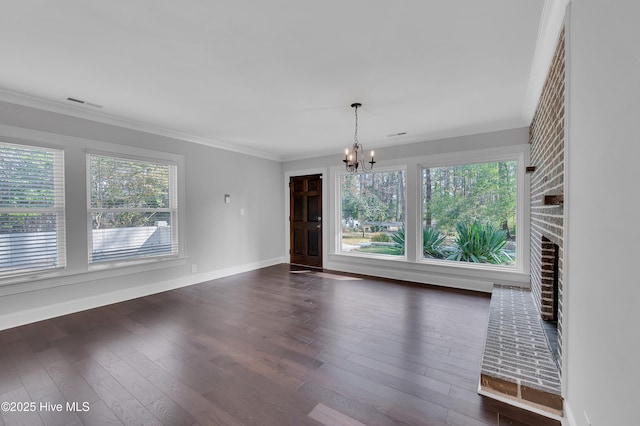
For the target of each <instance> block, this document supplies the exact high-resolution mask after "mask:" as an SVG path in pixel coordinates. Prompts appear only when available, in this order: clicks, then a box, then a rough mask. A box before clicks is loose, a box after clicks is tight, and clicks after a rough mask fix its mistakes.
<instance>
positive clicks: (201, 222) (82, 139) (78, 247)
mask: <svg viewBox="0 0 640 426" xmlns="http://www.w3.org/2000/svg"><path fill="white" fill-rule="evenodd" d="M8 136H9V137H13V138H16V137H17V138H18V139H24V140H27V141H28V140H31V141H34V140H42V141H44V143H46V144H47V145H49V146H54V147H59V148H63V149H64V151H65V168H66V170H65V172H66V205H67V209H66V211H67V270H66V271H65V272H64V273H63V274H62V275H61V276H59V277H50V278H47V279H30V280H28V281H24V282H18V283H15V284H11V285H6V282H4V283H3V282H2V281H0V329H4V328H8V327H12V326H15V325H18V324H22V323H26V322H31V321H35V320H39V319H43V318H47V317H51V316H55V315H61V314H64V313H67V312H73V311H77V310H81V309H87V308H90V307H94V306H99V305H102V304H105V303H112V302H116V301H119V300H124V299H127V298H132V297H138V296H141V295H144V294H149V293H153V292H157V291H162V290H165V289H169V288H175V287H179V286H183V285H189V284H193V283H197V282H202V281H206V280H209V279H213V278H216V277H220V276H224V275H229V274H232V273H236V272H240V271H245V270H250V269H255V268H257V267H261V266H265V265H270V264H275V263H281V262H282V261H283V260H284V258H283V253H284V251H283V250H284V248H283V247H284V242H283V238H284V237H283V235H284V229H283V226H284V224H283V222H282V217H283V216H284V208H283V206H284V198H283V197H284V195H283V193H282V190H281V188H282V179H283V172H282V166H281V163H280V162H277V161H271V160H266V159H261V158H257V157H252V156H248V155H243V154H240V153H235V152H229V151H224V150H221V149H217V148H212V147H209V146H205V145H200V144H195V143H191V142H185V141H180V140H176V139H170V138H166V137H162V136H157V135H153V134H149V133H143V132H139V131H134V130H127V129H124V128H120V127H116V126H112V125H108V124H100V123H96V122H92V121H88V120H83V119H79V118H73V117H69V116H65V115H61V114H57V113H53V112H46V111H42V110H37V109H33V108H28V107H24V106H18V105H14V104H10V103H5V102H0V139H4V140H6V139H7V137H8ZM12 140H13V141H15V139H12ZM18 142H19V140H18ZM86 149H99V150H103V151H119V150H127V149H145V150H153V151H157V152H161V153H173V154H178V155H180V156H183V158H184V163H185V167H184V168H185V175H184V186H183V188H184V191H185V193H184V196H185V203H186V209H185V211H182V212H181V214H183V215H184V219H185V221H184V223H185V227H186V232H185V233H184V234H183V235H182V236H181V237H182V238H184V241H185V243H186V245H185V249H186V250H185V254H186V257H185V258H183V259H180V260H171V261H168V262H161V263H155V264H151V265H142V266H135V267H127V268H119V269H116V268H110V269H108V270H103V271H92V272H89V271H88V270H87V243H86V233H87V216H86V213H87V212H86V199H85V192H86V184H85V180H84V176H85V173H86V160H85V155H86ZM224 194H230V195H231V203H230V204H225V203H224ZM241 208H243V209H244V211H245V214H244V215H240V209H241ZM192 265H197V272H196V273H192V269H191V266H192ZM5 281H6V280H5Z"/></svg>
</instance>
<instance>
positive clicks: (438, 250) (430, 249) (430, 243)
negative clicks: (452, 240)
mask: <svg viewBox="0 0 640 426" xmlns="http://www.w3.org/2000/svg"><path fill="white" fill-rule="evenodd" d="M445 237H446V236H445V235H443V234H442V233H441V232H440V231H436V230H435V229H434V228H431V227H429V228H424V229H423V230H422V252H423V253H424V255H425V256H426V257H431V258H434V259H442V258H444V257H445V253H444V251H443V249H442V247H440V245H441V244H442V242H443V241H444V239H445Z"/></svg>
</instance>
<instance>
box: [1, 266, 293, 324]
mask: <svg viewBox="0 0 640 426" xmlns="http://www.w3.org/2000/svg"><path fill="white" fill-rule="evenodd" d="M280 263H284V258H283V257H277V258H274V259H267V260H263V261H259V262H253V263H247V264H244V265H238V266H233V267H230V268H225V269H219V270H216V271H211V272H207V273H202V274H193V275H189V276H185V277H181V278H178V279H173V280H167V281H162V282H159V283H153V284H147V285H142V286H136V287H133V288H128V289H125V290H119V291H114V292H111V293H103V294H98V295H95V296H89V297H84V298H81V299H75V300H69V301H66V302H62V303H57V304H53V305H46V306H41V307H38V308H33V309H28V310H24V311H20V312H14V313H10V314H6V315H0V330H5V329H8V328H13V327H18V326H21V325H25V324H31V323H33V322H37V321H42V320H46V319H50V318H55V317H59V316H61V315H67V314H72V313H74V312H80V311H85V310H87V309H93V308H97V307H100V306H105V305H110V304H112V303H118V302H123V301H125V300H131V299H135V298H138V297H143V296H148V295H150V294H155V293H160V292H163V291H167V290H173V289H176V288H180V287H186V286H190V285H194V284H199V283H203V282H206V281H211V280H215V279H218V278H223V277H228V276H231V275H236V274H240V273H242V272H249V271H253V270H256V269H260V268H265V267H267V266H272V265H278V264H280Z"/></svg>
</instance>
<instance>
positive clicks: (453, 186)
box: [422, 160, 517, 266]
mask: <svg viewBox="0 0 640 426" xmlns="http://www.w3.org/2000/svg"><path fill="white" fill-rule="evenodd" d="M516 193H517V161H515V160H513V161H498V162H485V163H476V164H462V165H454V166H445V167H431V168H423V169H422V256H423V258H425V259H442V260H448V261H456V262H472V263H480V264H494V265H509V266H511V265H515V264H516V255H517V253H516V251H517V250H516V237H517V235H516V210H517V209H516V200H517V194H516Z"/></svg>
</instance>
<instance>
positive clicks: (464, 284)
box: [283, 128, 530, 292]
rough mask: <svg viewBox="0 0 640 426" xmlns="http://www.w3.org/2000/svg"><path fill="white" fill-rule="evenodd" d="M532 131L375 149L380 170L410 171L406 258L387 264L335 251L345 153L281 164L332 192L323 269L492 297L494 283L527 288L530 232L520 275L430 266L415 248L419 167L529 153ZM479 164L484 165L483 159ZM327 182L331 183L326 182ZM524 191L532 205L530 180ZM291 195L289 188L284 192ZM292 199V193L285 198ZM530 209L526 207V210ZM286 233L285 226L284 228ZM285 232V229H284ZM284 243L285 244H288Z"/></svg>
mask: <svg viewBox="0 0 640 426" xmlns="http://www.w3.org/2000/svg"><path fill="white" fill-rule="evenodd" d="M527 144H528V128H518V129H511V130H504V131H498V132H491V133H483V134H477V135H471V136H461V137H455V138H447V139H440V140H434V141H428V142H421V143H413V144H406V145H401V144H398V145H396V146H392V147H386V148H376V149H375V152H376V160H377V161H378V163H377V164H376V167H378V168H381V167H385V166H406V172H407V188H406V191H407V223H406V226H407V259H406V260H398V259H394V260H387V259H380V258H373V257H368V258H367V257H356V256H348V255H344V254H339V253H335V250H333V249H332V247H333V246H335V244H333V242H334V241H335V240H336V239H337V238H338V237H337V236H336V235H335V234H336V233H335V232H334V231H335V229H337V227H336V223H337V222H339V218H338V219H336V216H338V217H339V214H336V213H335V212H334V211H332V209H333V207H334V202H333V195H334V192H335V185H334V183H335V182H333V178H334V175H335V173H334V172H335V171H336V169H340V170H341V169H342V168H343V167H344V166H343V165H342V159H343V156H344V154H343V153H341V152H336V154H335V155H331V156H325V157H318V158H312V159H305V160H297V161H289V162H285V163H284V165H283V168H284V172H285V176H287V175H295V174H296V172H297V171H298V172H300V173H299V174H306V173H305V171H308V170H314V171H315V172H317V173H320V172H322V173H324V176H325V187H328V189H329V191H328V192H329V193H328V194H325V197H326V198H325V200H328V202H324V203H323V206H324V208H323V210H324V212H323V217H324V220H323V222H324V228H323V234H324V243H325V244H324V245H323V249H324V253H323V254H324V259H323V262H324V267H325V268H328V269H332V270H337V271H345V272H354V273H362V274H367V275H374V276H380V277H385V278H392V279H400V280H406V281H413V282H420V283H429V284H437V285H443V286H448V287H456V288H465V289H472V290H478V291H486V292H490V291H491V289H492V288H493V285H494V283H505V284H514V285H522V286H528V285H529V280H530V277H529V269H528V263H529V241H528V235H529V229H528V227H525V228H526V229H524V230H523V233H522V235H521V237H522V238H523V242H524V247H523V248H522V251H521V255H522V258H523V259H524V263H525V264H526V267H524V269H523V271H521V272H506V271H504V270H502V271H496V270H489V268H487V269H485V270H483V271H479V270H478V269H477V268H474V269H471V268H469V267H467V266H466V265H462V264H458V265H453V264H452V265H451V266H443V265H434V264H426V263H425V262H422V260H421V259H418V256H419V255H418V253H417V248H416V247H414V246H415V245H416V244H417V243H416V242H415V238H414V236H415V235H420V231H418V230H417V228H418V225H417V223H418V222H419V220H418V218H419V216H420V214H419V210H420V207H419V205H418V204H419V202H418V201H419V200H418V196H417V194H418V193H419V192H420V190H419V188H418V184H417V182H418V180H419V165H421V164H427V163H428V162H429V161H434V160H435V159H436V158H442V156H447V155H449V154H453V156H454V157H456V158H459V159H462V158H463V159H464V161H470V162H471V161H474V160H475V159H477V157H474V155H476V154H477V153H479V152H482V151H485V152H493V154H492V155H500V154H504V153H514V152H524V151H526V152H527V153H528V145H527ZM479 161H480V160H479ZM327 181H328V182H327ZM522 185H523V187H525V188H526V190H525V191H526V192H524V194H525V199H526V201H525V202H526V203H527V206H528V186H529V184H528V177H527V176H525V177H524V179H523V182H522ZM286 191H288V190H287V189H286V185H285V186H284V187H283V192H286ZM287 196H288V194H287ZM526 208H527V207H526V206H525V209H526ZM524 219H525V220H524V221H523V222H524V223H528V213H527V216H526V217H525V218H524ZM285 228H286V227H285ZM285 232H286V229H285ZM285 243H286V242H285ZM287 248H288V247H287Z"/></svg>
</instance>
